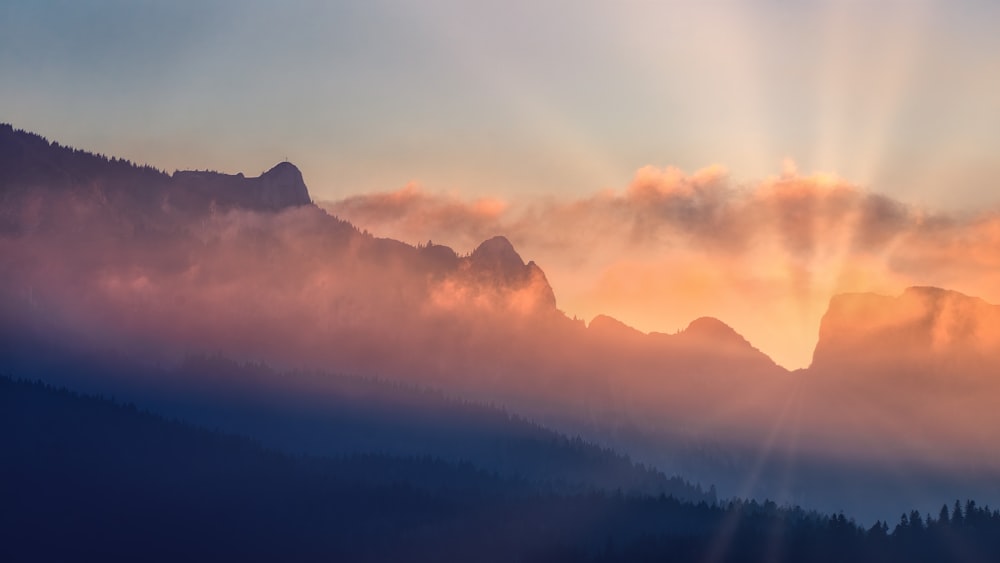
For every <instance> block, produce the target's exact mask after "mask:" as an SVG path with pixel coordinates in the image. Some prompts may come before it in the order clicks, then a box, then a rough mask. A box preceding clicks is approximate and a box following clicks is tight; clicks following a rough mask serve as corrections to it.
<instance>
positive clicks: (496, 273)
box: [467, 236, 556, 310]
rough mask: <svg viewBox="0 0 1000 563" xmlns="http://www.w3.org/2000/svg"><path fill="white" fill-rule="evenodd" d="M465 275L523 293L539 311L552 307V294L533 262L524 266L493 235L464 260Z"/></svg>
mask: <svg viewBox="0 0 1000 563" xmlns="http://www.w3.org/2000/svg"><path fill="white" fill-rule="evenodd" d="M467 273H468V275H469V276H470V277H471V278H472V279H474V280H476V281H477V282H478V283H480V284H483V285H488V286H493V287H497V288H507V289H513V290H521V291H527V292H529V293H530V294H531V296H532V297H533V301H534V302H535V303H536V304H537V307H540V308H542V309H552V310H554V309H555V307H556V295H555V292H554V291H553V290H552V286H551V285H549V281H548V279H547V278H546V277H545V273H544V272H542V269H541V268H539V267H538V265H537V264H535V263H534V262H528V263H527V264H525V263H524V260H523V259H521V255H520V254H518V253H517V251H516V250H514V245H512V244H511V243H510V241H509V240H507V238H506V237H503V236H495V237H493V238H491V239H488V240H486V241H483V243H482V244H480V245H479V246H478V247H476V249H475V250H474V251H473V252H472V255H471V256H469V258H468V262H467Z"/></svg>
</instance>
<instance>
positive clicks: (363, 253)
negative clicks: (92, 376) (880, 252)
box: [0, 125, 1000, 509]
mask: <svg viewBox="0 0 1000 563" xmlns="http://www.w3.org/2000/svg"><path fill="white" fill-rule="evenodd" d="M0 266H2V271H3V274H0V313H2V316H3V320H2V321H0V334H3V335H4V338H3V342H2V343H0V354H2V356H3V357H4V358H5V363H6V366H4V367H5V369H15V368H16V369H25V366H28V368H30V366H32V365H37V357H38V354H42V355H44V352H39V350H46V349H59V350H77V351H79V350H94V349H101V350H103V349H111V350H117V351H119V352H120V353H122V354H125V355H128V356H130V357H132V358H134V359H136V358H137V359H139V361H141V362H144V363H145V364H146V365H157V364H160V365H166V366H171V365H174V366H175V365H179V364H181V363H182V362H183V360H184V358H186V357H190V356H191V355H192V354H199V353H204V352H210V353H221V354H223V355H226V356H229V357H232V358H237V359H240V360H251V361H258V362H266V363H267V364H269V365H272V366H275V367H276V368H278V371H275V372H273V374H277V373H280V374H282V375H281V378H280V380H275V381H269V382H268V385H265V386H264V387H262V388H261V389H262V391H261V393H267V392H270V391H267V389H272V388H273V389H280V390H281V391H282V392H287V393H290V394H292V395H294V396H296V397H299V398H300V399H302V400H305V398H308V397H310V396H315V395H322V394H324V393H329V392H330V384H329V383H328V382H326V381H324V379H323V378H321V377H319V378H318V377H312V376H308V375H307V374H309V373H314V371H315V370H326V371H327V372H339V373H348V374H353V375H357V376H363V377H377V378H384V379H386V380H391V381H397V382H402V383H404V384H410V385H420V386H430V387H433V388H437V389H442V390H444V391H445V392H447V393H448V394H450V395H453V396H455V397H458V398H461V399H462V400H469V401H476V402H483V403H492V404H499V405H503V406H504V407H505V408H508V409H511V411H513V412H516V413H518V414H520V415H523V416H525V417H528V418H530V419H531V420H534V421H537V422H538V423H540V424H542V425H544V426H548V427H551V428H554V429H557V430H560V431H563V432H567V433H570V434H573V435H576V434H579V435H582V436H584V437H586V438H588V439H592V440H595V441H597V442H599V443H602V444H606V445H610V446H614V447H616V448H622V449H625V450H626V451H629V453H631V454H632V455H634V457H635V458H636V459H638V460H640V461H645V462H648V463H650V464H652V465H655V466H657V467H660V468H664V469H665V470H667V471H670V472H675V471H676V472H684V471H693V470H692V469H691V467H690V466H686V465H685V463H686V462H685V461H684V455H683V452H687V451H690V450H691V449H692V446H691V445H692V444H698V446H697V447H693V449H696V450H703V449H704V448H705V447H709V448H719V449H720V450H722V451H726V452H732V453H731V454H727V455H732V456H733V457H732V458H731V459H730V460H729V461H728V462H724V461H719V459H713V461H712V462H711V464H712V466H713V467H715V468H716V469H705V467H704V466H703V465H698V471H701V470H705V471H707V472H708V473H706V475H708V476H709V477H706V480H705V481H703V482H706V483H707V482H718V483H719V484H720V485H723V484H725V489H726V490H728V491H729V492H730V493H732V494H739V493H754V494H755V493H756V492H757V491H758V488H759V487H763V490H764V492H765V493H767V494H769V495H770V496H772V497H777V498H779V499H780V498H782V495H785V498H786V499H787V500H792V501H800V500H802V499H804V498H805V499H810V498H813V497H817V498H818V497H822V500H817V502H818V503H821V504H822V503H827V504H823V508H833V509H836V508H842V507H837V506H832V505H830V504H828V503H835V502H838V500H837V499H846V498H850V495H845V494H844V493H843V488H842V487H841V486H840V485H837V486H834V485H832V484H831V485H829V487H830V490H829V491H828V492H824V493H822V494H820V493H817V492H816V487H813V486H812V483H814V482H815V479H813V478H812V476H815V475H820V474H823V475H825V473H822V472H818V471H816V470H814V468H815V467H816V466H824V465H828V466H831V467H838V468H843V467H850V468H852V470H858V471H862V470H863V469H864V470H867V469H865V468H868V469H871V470H872V471H875V472H877V473H878V474H879V475H882V474H888V473H891V472H892V471H894V470H895V469H896V468H897V467H898V466H899V465H908V466H912V467H914V468H916V469H917V470H919V471H917V473H919V474H920V475H924V474H926V475H928V476H929V477H927V478H928V479H934V480H940V479H941V477H940V475H946V476H949V477H948V479H953V480H954V481H956V482H962V481H970V479H971V480H973V481H975V482H977V483H979V482H986V483H992V484H995V483H996V482H997V480H996V476H997V475H998V472H1000V458H998V457H997V455H996V454H995V453H994V451H993V448H992V447H991V444H993V443H995V441H996V439H997V438H998V437H1000V436H997V432H996V430H995V429H996V428H1000V425H998V424H997V423H1000V417H998V416H997V415H996V414H993V412H994V409H993V400H992V398H993V397H995V396H996V394H997V392H998V391H1000V390H998V388H997V383H996V382H995V376H994V374H995V373H996V371H997V368H1000V354H998V352H997V350H998V349H1000V348H998V347H997V345H996V344H998V340H1000V316H998V312H997V311H998V310H1000V309H998V307H997V306H994V305H990V304H987V303H985V302H983V301H981V300H978V299H976V298H972V297H968V296H965V295H962V294H959V293H956V292H951V291H947V290H942V289H936V288H910V289H908V290H906V291H905V292H904V293H903V294H902V295H901V296H898V297H887V296H881V295H875V294H848V295H839V296H835V297H833V299H832V300H831V303H830V308H829V310H828V311H827V313H826V315H825V316H824V318H823V322H822V326H821V329H820V334H819V339H818V343H817V345H816V349H815V353H814V359H813V363H812V365H811V366H810V367H808V368H807V369H804V370H796V371H789V370H786V369H784V368H783V367H781V366H779V365H777V364H775V362H773V361H772V360H771V359H770V358H769V357H768V356H767V355H766V354H764V353H763V352H761V351H760V350H758V349H756V348H754V347H753V345H752V344H751V343H750V342H748V341H747V340H746V339H744V338H743V337H742V336H741V335H739V334H738V333H736V332H735V331H734V330H733V329H732V328H730V327H729V326H727V325H726V324H725V323H724V322H723V321H720V320H718V319H714V318H699V319H695V320H693V321H692V322H691V323H690V325H689V326H688V327H687V328H686V329H685V330H683V331H680V332H678V333H676V334H663V333H655V332H654V333H648V334H646V333H642V332H640V331H637V330H635V329H632V328H630V327H628V326H626V325H624V324H623V323H620V322H618V321H616V320H615V319H613V318H611V317H609V316H604V315H601V316H598V317H596V318H594V319H593V320H591V321H590V322H589V323H585V322H583V321H580V320H577V319H574V318H571V317H569V316H567V315H566V314H565V313H563V312H562V311H561V310H559V308H558V305H557V299H556V297H557V289H558V288H553V287H551V285H550V284H549V282H548V280H547V279H546V276H545V274H544V272H543V269H542V267H541V266H539V265H537V264H535V263H534V262H531V261H529V262H527V263H526V262H525V261H524V259H523V258H522V257H521V256H520V255H519V254H518V252H517V251H516V249H515V248H514V247H513V245H511V243H510V242H509V241H508V240H507V239H506V238H504V237H503V236H502V234H498V236H495V237H493V238H490V239H488V240H486V241H484V242H483V243H482V244H480V245H479V246H478V247H477V248H475V249H474V250H473V251H472V252H471V253H469V254H467V255H462V254H459V253H457V252H455V251H454V250H452V249H451V248H448V247H446V246H442V245H437V244H432V243H430V242H429V243H428V244H426V245H418V246H411V245H408V244H404V243H402V242H399V241H395V240H391V239H384V238H378V237H377V236H375V235H373V234H371V233H367V232H364V231H360V230H359V229H357V228H356V227H355V226H353V225H351V224H350V223H347V222H346V221H343V220H340V219H338V218H337V217H334V216H331V215H329V214H327V213H326V212H325V211H323V210H322V209H320V208H319V207H317V206H316V205H314V204H313V203H312V201H311V196H310V195H309V192H308V189H307V188H306V185H305V182H304V181H303V178H302V174H301V173H300V171H299V170H298V169H297V168H296V167H295V166H294V165H293V164H291V163H288V162H283V163H279V164H278V165H276V166H274V167H273V168H271V169H269V170H267V171H265V172H263V173H262V174H260V175H259V176H257V177H246V176H244V175H243V174H236V175H231V174H222V173H218V172H211V171H177V172H174V173H173V174H167V173H165V172H162V171H159V170H157V169H155V168H153V167H150V166H137V165H134V164H132V163H129V162H127V161H123V160H120V159H117V158H106V157H103V156H100V155H94V154H91V153H87V152H85V151H80V150H77V149H71V148H68V147H64V146H61V145H59V144H57V143H54V142H49V141H47V140H46V139H44V138H42V137H40V136H38V135H35V134H33V133H28V132H25V131H21V130H17V129H15V128H13V127H12V126H10V125H2V126H0ZM761 315H762V317H766V315H767V312H766V311H761ZM26 342H27V343H30V344H31V345H30V346H28V345H26V344H25V343H26ZM146 373H147V375H146V378H147V380H146V381H144V384H148V385H151V386H155V385H158V384H160V383H162V382H159V381H157V378H162V377H168V378H170V382H169V383H170V385H172V386H175V387H176V388H177V389H188V390H196V389H200V388H201V387H202V386H204V384H205V381H204V380H203V379H201V378H200V377H199V376H197V375H195V374H192V373H190V372H189V371H186V370H172V369H163V370H149V371H148V372H146ZM273 374H271V375H267V374H264V375H261V376H260V377H262V378H265V379H267V378H269V377H273ZM132 383H134V382H132ZM239 383H240V382H238V381H229V382H227V383H226V385H228V386H230V387H234V388H235V387H239ZM705 444H709V445H710V446H704V445H705ZM717 457H718V456H717ZM721 457H725V456H721ZM727 464H728V465H730V466H732V467H731V469H732V471H730V472H729V473H726V472H725V471H722V470H719V469H718V467H721V466H724V465H727ZM858 468H861V469H858ZM772 470H773V471H772ZM713 471H714V473H713ZM921 471H923V472H925V473H920V472H921ZM733 475H736V477H733ZM727 476H728V477H727ZM709 478H710V479H711V481H708V480H707V479H709ZM810 479H812V480H810ZM875 481H876V482H879V481H878V480H877V479H876V480H875ZM723 482H726V483H723ZM970 482H971V481H970ZM844 486H847V485H844ZM876 488H877V486H876ZM901 488H902V487H901ZM866 490H867V489H866ZM803 491H806V492H803ZM810 491H811V492H810ZM938 491H939V489H934V490H933V492H932V493H931V494H929V495H928V496H933V498H934V502H937V500H939V498H940V497H939V496H938V495H937V493H938ZM827 493H828V494H827ZM865 495H866V493H865V492H864V491H861V492H859V493H858V494H857V495H856V496H857V497H858V498H859V499H862V500H858V501H857V502H858V503H863V497H864V496H865ZM897 500H898V499H897ZM922 501H923V499H920V502H922ZM850 502H854V501H850Z"/></svg>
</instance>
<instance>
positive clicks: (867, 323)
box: [810, 287, 1000, 374]
mask: <svg viewBox="0 0 1000 563" xmlns="http://www.w3.org/2000/svg"><path fill="white" fill-rule="evenodd" d="M990 366H993V368H996V367H1000V306H996V305H991V304H989V303H987V302H985V301H983V300H982V299H979V298H976V297H970V296H967V295H964V294H962V293H959V292H956V291H949V290H944V289H939V288H935V287H911V288H909V289H907V290H906V291H904V292H903V294H902V295H900V296H898V297H889V296H884V295H876V294H871V293H853V294H844V295H838V296H836V297H834V298H833V299H832V300H831V302H830V307H829V309H828V310H827V313H826V315H824V317H823V321H822V323H821V325H820V334H819V342H818V343H817V345H816V351H815V352H814V354H813V363H812V367H811V368H810V369H811V370H815V371H836V372H841V373H845V374H847V373H860V372H873V371H880V372H886V373H901V374H902V373H909V374H916V373H928V372H938V371H947V372H957V371H962V372H964V373H970V372H977V371H982V370H984V369H987V370H988V369H990Z"/></svg>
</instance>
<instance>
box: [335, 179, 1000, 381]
mask: <svg viewBox="0 0 1000 563" xmlns="http://www.w3.org/2000/svg"><path fill="white" fill-rule="evenodd" d="M321 205H322V206H323V207H324V208H325V209H327V210H328V211H330V212H331V213H332V214H334V215H337V216H339V217H342V218H343V219H346V220H348V221H351V222H352V223H354V224H356V225H358V226H359V227H361V228H365V229H368V230H370V231H372V232H375V233H379V234H380V235H384V236H389V237H395V238H399V239H401V240H406V241H409V242H412V243H416V242H419V241H423V240H427V239H433V240H434V241H435V242H440V243H443V244H448V245H451V246H453V247H455V248H456V249H457V250H458V251H460V252H462V251H466V250H468V249H471V248H472V247H474V246H475V245H476V244H478V242H479V241H481V240H482V239H483V238H486V237H487V236H491V235H494V234H503V235H506V236H507V237H508V238H510V239H511V240H512V241H513V242H514V243H515V245H516V246H517V247H518V249H519V250H520V251H521V253H522V254H523V255H525V256H527V257H530V258H531V259H533V260H535V261H536V262H538V263H539V265H541V266H542V268H543V269H544V270H545V272H546V274H547V275H548V278H549V280H550V281H551V282H552V285H553V287H554V288H555V290H556V294H557V296H558V298H559V303H560V306H561V308H563V309H564V310H565V311H567V312H568V313H569V314H571V315H574V314H575V315H581V316H583V317H586V318H590V317H593V316H595V315H597V314H599V313H606V314H610V315H612V316H616V317H618V318H621V319H622V320H624V321H626V322H628V323H629V324H632V325H635V326H637V327H640V328H642V329H644V330H647V331H650V330H659V331H672V330H675V329H676V328H679V327H683V326H686V324H687V322H689V321H690V320H691V319H692V318H695V317H697V316H702V315H713V316H718V317H720V318H722V319H724V320H726V321H727V322H729V323H730V324H732V325H734V326H735V327H736V328H737V329H738V330H740V331H741V332H742V333H743V334H745V335H746V336H747V337H748V338H749V339H750V341H751V342H754V343H755V344H756V345H758V346H759V347H761V348H762V349H763V350H764V351H766V352H768V353H770V354H772V355H773V356H775V357H776V358H778V359H779V360H780V361H781V362H782V363H784V364H785V365H789V366H793V367H794V366H799V365H805V364H807V363H808V361H809V359H810V358H811V353H812V347H813V345H814V344H815V341H816V338H817V335H818V329H819V321H820V318H821V316H822V314H823V313H824V311H825V310H826V306H827V304H828V302H829V300H830V298H831V297H832V296H833V295H835V294H837V293H841V292H848V291H881V292H888V293H896V292H899V291H901V290H902V289H903V288H905V287H907V286H909V285H944V286H946V287H952V288H955V289H959V290H961V291H965V292H967V293H971V294H976V295H982V296H983V297H985V298H987V299H990V300H994V301H1000V289H998V288H1000V284H997V283H996V282H997V281H1000V276H998V274H997V273H995V272H997V271H1000V268H998V267H997V266H998V265H1000V258H998V257H1000V215H998V213H996V212H992V211H989V212H980V213H976V214H968V215H949V214H944V213H936V212H934V211H932V210H927V209H922V208H919V207H917V206H914V205H910V204H907V203H905V202H901V201H898V200H895V199H892V198H889V197H887V196H884V195H881V194H878V193H873V192H871V191H868V190H866V189H863V188H861V187H860V186H858V185H855V184H852V183H851V182H849V181H847V180H844V179H842V178H838V177H836V176H833V175H829V174H811V175H804V174H802V173H800V172H799V171H798V170H797V168H796V167H795V165H794V163H793V162H791V161H788V162H786V163H785V165H784V167H783V171H782V172H781V174H779V175H776V176H772V177H769V178H765V179H762V180H760V181H756V182H751V183H739V182H736V181H734V180H733V179H731V178H730V176H729V175H728V173H727V171H726V170H725V168H723V167H721V166H711V167H708V168H705V169H702V170H698V171H695V172H693V173H686V172H684V171H682V170H680V169H677V168H674V167H667V168H657V167H652V166H646V167H643V168H640V169H639V170H637V171H636V173H635V175H634V176H633V178H632V180H631V181H630V182H629V183H628V184H626V185H624V186H622V187H621V188H619V189H611V190H605V191H602V192H598V193H595V194H592V195H590V196H587V197H582V198H577V199H557V198H551V197H539V198H522V199H519V200H510V201H500V200H495V199H467V198H463V197H462V196H460V195H458V194H438V193H435V192H432V191H428V190H426V189H424V188H422V187H420V186H417V185H414V184H410V185H408V186H406V187H404V188H402V189H400V190H398V191H396V192H389V193H381V194H370V195H357V196H352V197H350V198H347V199H344V200H340V201H333V202H324V203H321ZM789 335H792V336H789Z"/></svg>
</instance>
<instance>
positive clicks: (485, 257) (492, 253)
mask: <svg viewBox="0 0 1000 563" xmlns="http://www.w3.org/2000/svg"><path fill="white" fill-rule="evenodd" d="M470 258H471V261H472V263H473V264H475V265H476V266H478V267H480V268H485V269H489V270H494V271H498V272H513V271H517V270H520V269H523V268H524V266H525V264H524V260H522V259H521V255H520V254H518V253H517V251H516V250H514V245H513V244H511V243H510V241H509V240H507V237H503V236H495V237H493V238H491V239H488V240H485V241H483V243H482V244H480V245H479V246H478V247H476V249H475V250H474V251H472V256H471V257H470Z"/></svg>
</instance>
